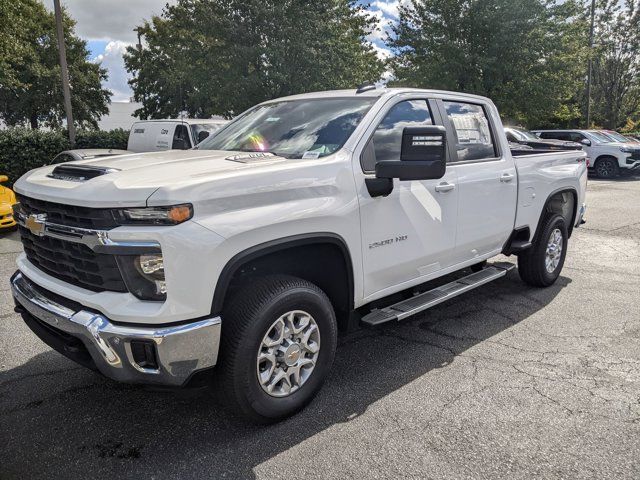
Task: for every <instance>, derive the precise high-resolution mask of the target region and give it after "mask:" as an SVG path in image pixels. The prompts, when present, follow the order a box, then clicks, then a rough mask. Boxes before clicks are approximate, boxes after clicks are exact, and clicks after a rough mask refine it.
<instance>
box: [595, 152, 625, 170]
mask: <svg viewBox="0 0 640 480" xmlns="http://www.w3.org/2000/svg"><path fill="white" fill-rule="evenodd" d="M600 160H613V161H614V162H616V164H618V163H619V160H618V157H616V156H615V155H612V154H610V153H603V154H601V155H598V156H597V157H596V159H595V160H594V161H593V166H594V167H595V165H596V163H598V162H599V161H600Z"/></svg>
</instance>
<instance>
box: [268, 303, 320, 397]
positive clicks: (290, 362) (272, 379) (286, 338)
mask: <svg viewBox="0 0 640 480" xmlns="http://www.w3.org/2000/svg"><path fill="white" fill-rule="evenodd" d="M319 353H320V330H319V328H318V324H317V323H316V321H315V320H314V318H313V317H312V316H311V315H310V314H309V313H307V312H305V311H303V310H292V311H289V312H287V313H285V314H284V315H281V316H280V317H278V319H277V320H276V321H275V322H273V323H272V324H271V326H270V327H269V329H268V330H267V332H266V333H265V335H264V337H263V338H262V341H261V342H260V346H259V347H258V355H257V359H256V373H257V375H258V383H260V386H261V387H262V389H263V390H264V391H265V392H266V393H268V394H269V395H271V396H272V397H287V396H289V395H291V394H292V393H294V392H296V391H297V390H298V389H299V388H300V387H302V385H304V384H305V382H306V381H307V380H309V378H310V377H311V374H312V373H313V370H314V369H315V366H316V362H317V360H318V355H319Z"/></svg>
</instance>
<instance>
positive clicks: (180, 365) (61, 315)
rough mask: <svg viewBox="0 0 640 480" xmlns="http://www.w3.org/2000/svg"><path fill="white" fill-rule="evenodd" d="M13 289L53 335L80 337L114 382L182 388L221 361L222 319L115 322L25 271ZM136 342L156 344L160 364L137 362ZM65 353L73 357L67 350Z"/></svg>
mask: <svg viewBox="0 0 640 480" xmlns="http://www.w3.org/2000/svg"><path fill="white" fill-rule="evenodd" d="M11 290H12V293H13V297H14V299H15V301H16V305H17V306H18V305H19V306H21V307H22V308H23V309H24V310H26V314H27V315H30V316H32V317H34V318H35V319H36V320H37V321H39V322H41V323H43V324H45V326H44V327H43V328H44V329H45V330H47V331H48V332H51V334H52V335H56V334H57V333H59V334H60V337H61V338H69V337H73V338H75V339H78V340H80V341H81V342H82V344H83V345H84V346H85V347H86V349H87V351H88V354H89V355H90V357H91V360H92V361H93V364H95V367H96V368H97V369H98V370H99V371H100V372H101V373H103V374H104V375H105V376H107V377H109V378H112V379H114V380H118V381H121V382H129V383H147V384H156V385H167V386H181V385H184V384H185V383H186V382H187V381H188V380H189V378H190V377H191V376H192V374H193V373H195V372H197V371H200V370H203V369H205V368H209V367H212V366H214V365H215V364H216V361H217V357H218V348H219V344H220V317H213V318H206V319H201V320H196V321H193V322H191V323H184V324H180V325H176V326H168V327H162V326H158V327H152V326H149V327H147V326H145V327H138V326H135V327H134V326H125V325H115V324H113V323H112V322H110V321H109V319H107V318H106V317H104V316H103V315H100V314H98V313H95V312H90V311H87V310H82V309H80V310H77V311H76V310H75V309H74V308H69V307H68V306H64V305H62V304H60V303H58V302H57V301H55V300H54V299H53V298H49V296H47V293H46V291H43V290H42V289H40V288H38V287H37V286H35V284H33V283H32V282H31V281H30V280H29V279H28V278H27V277H25V276H24V275H23V274H22V273H20V272H17V273H16V274H15V275H14V276H13V277H12V278H11ZM51 297H53V295H51ZM18 309H19V307H18ZM30 327H31V325H30ZM31 328H32V330H34V328H33V327H31ZM34 332H36V330H34ZM36 334H38V332H36ZM39 336H40V335H39ZM41 338H42V339H43V340H45V339H44V338H43V337H42V336H41ZM45 341H46V340H45ZM132 341H133V342H146V344H150V345H153V347H154V348H155V360H156V363H157V365H156V367H155V368H148V367H146V366H141V365H140V364H139V363H138V362H137V361H136V358H134V352H133V350H132V347H131V342H132ZM47 343H49V342H47ZM49 344H50V345H51V343H49ZM54 348H55V347H54ZM61 353H63V354H64V355H67V356H69V355H68V352H67V353H65V351H62V349H61Z"/></svg>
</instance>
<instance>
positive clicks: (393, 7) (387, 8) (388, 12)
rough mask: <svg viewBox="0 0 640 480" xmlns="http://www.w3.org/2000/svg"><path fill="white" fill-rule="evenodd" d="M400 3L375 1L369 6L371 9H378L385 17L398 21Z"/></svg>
mask: <svg viewBox="0 0 640 480" xmlns="http://www.w3.org/2000/svg"><path fill="white" fill-rule="evenodd" d="M400 3H401V2H400V1H398V0H395V1H391V2H383V1H380V0H377V1H375V2H372V3H371V6H372V7H373V8H376V9H378V10H379V11H381V12H382V13H384V16H385V17H387V18H392V19H394V20H397V19H398V6H399V5H400Z"/></svg>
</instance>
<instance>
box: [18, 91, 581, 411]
mask: <svg viewBox="0 0 640 480" xmlns="http://www.w3.org/2000/svg"><path fill="white" fill-rule="evenodd" d="M586 178H587V177H586V165H585V153H584V152H582V151H565V152H560V151H559V152H550V153H543V154H524V155H521V156H517V157H515V158H514V157H513V156H512V154H511V152H510V150H509V148H508V142H507V139H506V137H505V134H504V130H503V127H502V124H501V122H500V117H499V115H498V111H497V109H496V107H495V106H494V105H493V103H492V102H491V101H490V100H488V99H486V98H483V97H478V96H473V95H465V94H459V93H453V92H443V91H433V90H417V89H375V88H373V87H372V88H362V89H359V90H357V91H355V90H354V91H351V90H349V91H331V92H321V93H309V94H304V95H297V96H292V97H287V98H281V99H277V100H273V101H268V102H265V103H262V104H260V105H258V106H256V107H254V108H252V109H250V110H248V111H247V112H245V113H243V114H242V115H240V116H239V117H238V118H237V119H235V120H234V121H233V122H232V123H230V124H229V125H228V126H227V127H226V128H225V129H224V130H222V131H221V132H220V133H219V134H218V135H216V136H214V137H212V138H209V139H206V140H205V141H204V142H202V144H201V145H199V146H198V148H197V149H192V150H187V151H167V152H156V153H146V154H140V155H129V156H127V157H120V158H119V157H112V158H104V159H97V160H86V161H75V162H69V163H65V164H61V165H51V166H47V167H43V168H39V169H37V170H33V171H31V172H29V173H27V174H26V175H24V176H23V177H22V178H21V179H20V180H19V181H18V182H17V183H16V184H15V189H16V192H17V194H18V200H19V204H18V206H17V207H16V209H15V210H16V218H17V219H18V222H19V229H20V234H21V238H22V242H23V245H24V254H22V255H20V257H19V258H18V261H17V262H18V271H17V272H16V273H15V274H14V275H13V277H12V278H11V287H12V292H13V296H14V299H15V302H16V309H17V311H18V312H20V313H21V314H22V315H23V318H24V320H25V322H26V323H27V324H28V325H29V327H30V328H31V329H32V330H33V331H34V332H35V333H36V334H37V335H38V336H40V338H42V339H43V340H44V341H45V342H46V343H48V344H49V345H51V346H52V347H53V348H54V349H56V350H58V351H60V352H61V353H63V354H64V355H67V356H68V357H70V358H72V359H74V360H75V361H77V362H79V363H81V364H84V365H87V366H89V367H92V368H94V369H97V370H99V371H100V372H101V373H103V374H104V375H106V376H107V377H110V378H112V379H115V380H119V381H125V382H134V383H147V384H159V385H167V386H185V385H192V384H194V383H200V382H202V381H203V379H204V380H207V381H208V379H209V378H210V377H211V378H213V379H214V381H213V385H214V387H215V388H217V389H221V390H222V391H224V392H226V393H225V395H226V398H227V399H228V401H229V403H230V404H231V405H233V406H234V407H235V408H237V409H238V410H239V411H240V412H242V413H243V414H245V415H247V416H249V417H251V418H252V419H255V420H257V421H273V420H277V419H280V418H283V417H285V416H287V415H290V414H292V413H293V412H295V411H296V410H298V409H300V408H302V407H303V406H304V405H305V404H306V403H307V402H308V401H309V400H310V399H311V398H312V397H313V395H314V394H315V393H316V392H317V391H318V389H319V388H320V386H321V384H322V382H323V380H324V379H325V377H326V376H327V373H328V372H329V369H330V367H331V364H332V361H333V357H334V352H335V348H336V337H337V332H338V331H339V330H340V329H345V330H348V329H351V328H355V327H356V326H357V325H359V324H364V325H378V324H381V323H384V322H388V321H397V320H401V319H404V318H406V317H408V316H410V315H412V314H414V313H417V312H420V311H423V310H425V309H427V308H429V307H431V306H433V305H436V304H438V303H440V302H442V301H445V300H447V299H449V298H451V297H454V296H456V295H459V294H462V293H464V292H466V291H469V290H471V289H473V288H475V287H478V286H480V285H483V284H485V283H487V282H489V281H492V280H494V279H497V278H500V277H502V276H504V275H505V274H506V272H507V271H508V270H509V269H510V268H512V267H513V264H511V263H506V262H503V263H500V262H495V263H489V264H487V263H486V260H487V259H490V258H491V257H494V256H496V255H498V254H500V253H505V254H515V255H517V256H518V270H519V272H520V276H521V277H522V279H523V280H524V281H525V282H526V283H528V284H530V285H532V286H536V287H544V286H548V285H551V284H552V283H554V281H555V280H556V279H557V278H558V275H559V274H560V271H561V269H562V266H563V263H564V259H565V255H566V252H567V246H568V245H567V242H568V239H569V237H570V236H571V232H572V230H573V228H574V227H577V226H579V225H580V223H581V220H582V216H583V213H584V209H585V189H586V181H587V180H586ZM466 267H471V270H472V272H473V273H470V274H468V270H465V269H466ZM453 272H459V273H458V279H457V280H455V281H453V282H449V283H445V282H443V281H441V282H440V283H441V285H440V286H438V287H437V288H432V289H429V290H426V289H425V288H424V287H423V285H424V284H425V283H426V282H428V281H432V280H434V279H437V278H439V277H443V276H444V275H448V274H451V273H453ZM214 366H215V368H214V369H212V367H214Z"/></svg>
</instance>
